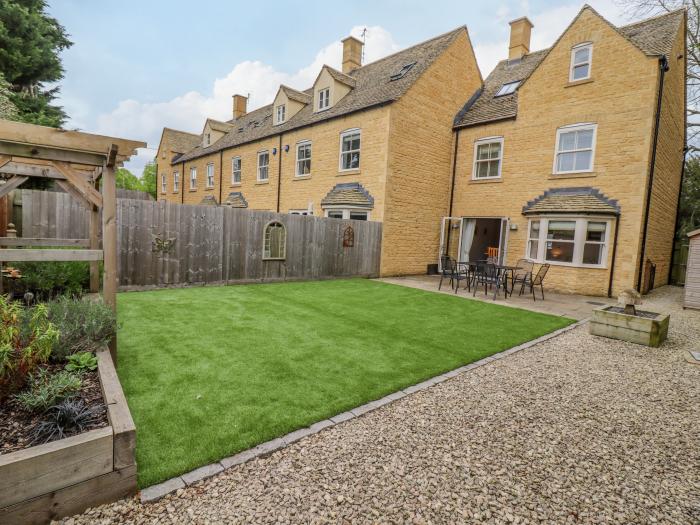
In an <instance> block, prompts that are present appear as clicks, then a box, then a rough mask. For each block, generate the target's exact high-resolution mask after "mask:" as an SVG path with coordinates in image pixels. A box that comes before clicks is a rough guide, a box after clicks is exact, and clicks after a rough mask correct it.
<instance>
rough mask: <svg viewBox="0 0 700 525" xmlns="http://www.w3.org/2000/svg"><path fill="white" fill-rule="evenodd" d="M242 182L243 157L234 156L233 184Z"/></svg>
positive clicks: (232, 164) (232, 160) (232, 162)
mask: <svg viewBox="0 0 700 525" xmlns="http://www.w3.org/2000/svg"><path fill="white" fill-rule="evenodd" d="M240 183H241V158H240V157H233V158H232V159H231V184H240Z"/></svg>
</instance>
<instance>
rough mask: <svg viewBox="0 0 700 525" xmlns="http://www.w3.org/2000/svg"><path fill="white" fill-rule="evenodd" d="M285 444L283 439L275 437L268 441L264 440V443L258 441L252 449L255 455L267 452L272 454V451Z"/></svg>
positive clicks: (262, 454)
mask: <svg viewBox="0 0 700 525" xmlns="http://www.w3.org/2000/svg"><path fill="white" fill-rule="evenodd" d="M286 445H287V443H285V442H284V439H282V438H276V439H272V440H270V441H265V443H260V444H259V445H258V446H257V447H254V448H253V449H252V451H253V453H254V454H255V455H256V456H264V455H267V454H272V453H273V452H274V451H276V450H279V449H281V448H282V447H284V446H286Z"/></svg>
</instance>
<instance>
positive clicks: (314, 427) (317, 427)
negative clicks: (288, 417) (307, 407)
mask: <svg viewBox="0 0 700 525" xmlns="http://www.w3.org/2000/svg"><path fill="white" fill-rule="evenodd" d="M333 425H335V423H333V421H331V420H330V419H324V420H323V421H319V422H318V423H314V424H313V425H311V426H310V427H309V428H310V429H311V430H313V431H314V432H320V431H321V430H323V429H324V428H329V427H332V426H333Z"/></svg>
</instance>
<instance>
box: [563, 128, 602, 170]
mask: <svg viewBox="0 0 700 525" xmlns="http://www.w3.org/2000/svg"><path fill="white" fill-rule="evenodd" d="M596 130H597V126H596V125H595V124H575V125H572V126H566V127H563V128H559V129H558V130H557V140H556V147H555V155H554V173H580V172H590V171H593V159H594V157H595V141H596Z"/></svg>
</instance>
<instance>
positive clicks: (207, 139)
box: [204, 133, 211, 146]
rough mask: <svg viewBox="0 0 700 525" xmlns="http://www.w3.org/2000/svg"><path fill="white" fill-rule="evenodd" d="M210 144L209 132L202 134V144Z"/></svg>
mask: <svg viewBox="0 0 700 525" xmlns="http://www.w3.org/2000/svg"><path fill="white" fill-rule="evenodd" d="M210 144H211V133H205V134H204V146H209V145H210Z"/></svg>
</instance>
